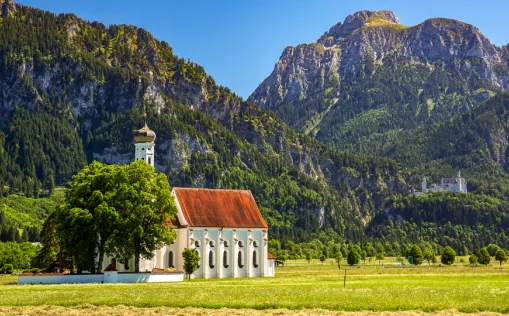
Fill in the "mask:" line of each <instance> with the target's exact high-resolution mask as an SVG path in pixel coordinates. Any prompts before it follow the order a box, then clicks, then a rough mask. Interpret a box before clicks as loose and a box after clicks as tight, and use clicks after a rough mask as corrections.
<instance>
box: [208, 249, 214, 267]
mask: <svg viewBox="0 0 509 316" xmlns="http://www.w3.org/2000/svg"><path fill="white" fill-rule="evenodd" d="M209 267H210V268H211V269H214V267H215V265H214V252H213V251H212V250H211V251H209Z"/></svg>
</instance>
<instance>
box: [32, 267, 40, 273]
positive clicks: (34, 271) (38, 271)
mask: <svg viewBox="0 0 509 316" xmlns="http://www.w3.org/2000/svg"><path fill="white" fill-rule="evenodd" d="M30 272H31V273H33V274H39V273H41V269H39V268H32V269H31V270H30Z"/></svg>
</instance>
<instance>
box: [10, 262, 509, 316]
mask: <svg viewBox="0 0 509 316" xmlns="http://www.w3.org/2000/svg"><path fill="white" fill-rule="evenodd" d="M327 263H328V264H324V265H321V264H320V263H318V262H316V261H315V262H312V263H311V264H307V263H305V262H304V261H297V262H289V265H288V267H285V268H278V269H277V276H276V277H275V278H252V279H222V280H217V279H216V280H193V281H191V282H188V281H186V282H182V283H168V284H85V285H27V286H13V285H0V291H1V293H2V295H1V296H0V305H3V306H40V305H59V306H79V305H86V304H90V305H97V306H101V305H106V306H116V305H126V306H135V307H158V306H166V307H202V308H214V309H217V308H223V307H226V308H253V309H267V308H270V309H272V308H288V309H313V308H322V309H328V310H343V311H400V310H421V311H438V310H448V309H457V310H459V311H466V312H472V311H496V312H505V313H507V312H509V304H508V303H507V302H508V298H509V268H508V266H504V267H503V268H499V267H498V266H496V265H493V266H488V267H475V268H471V267H469V266H453V267H443V266H442V267H439V266H438V265H435V266H428V265H422V266H417V267H416V266H403V267H398V266H392V265H390V264H389V262H386V264H385V268H383V269H382V267H381V266H379V265H372V266H361V267H353V268H351V267H346V266H344V267H346V268H347V282H346V288H344V287H343V281H344V270H341V271H338V268H337V266H336V265H331V264H330V261H329V260H328V261H327ZM4 278H5V279H2V278H0V283H2V284H5V283H10V282H12V280H13V277H4ZM9 279H10V281H9ZM4 280H5V282H4Z"/></svg>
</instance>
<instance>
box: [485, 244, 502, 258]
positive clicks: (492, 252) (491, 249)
mask: <svg viewBox="0 0 509 316" xmlns="http://www.w3.org/2000/svg"><path fill="white" fill-rule="evenodd" d="M486 250H488V253H489V254H490V256H492V257H494V256H495V255H496V254H497V251H499V250H500V247H499V246H497V245H495V244H489V245H488V247H486Z"/></svg>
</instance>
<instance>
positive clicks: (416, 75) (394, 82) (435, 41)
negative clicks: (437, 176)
mask: <svg viewBox="0 0 509 316" xmlns="http://www.w3.org/2000/svg"><path fill="white" fill-rule="evenodd" d="M446 78H447V79H446ZM452 81H455V83H452V84H451V82H452ZM452 86H455V87H452ZM361 87H362V89H363V91H361V90H360V88H361ZM451 87H452V88H451ZM505 89H509V67H508V48H507V46H506V47H503V48H499V47H497V46H495V45H493V44H492V43H491V42H490V41H489V40H488V39H487V38H486V37H485V36H484V35H482V34H481V33H480V31H479V30H478V29H477V28H476V27H474V26H472V25H469V24H466V23H462V22H459V21H456V20H451V19H430V20H426V21H424V22H423V23H421V24H419V25H416V26H413V27H406V26H403V25H401V24H399V19H398V17H397V16H396V15H395V14H394V13H392V12H389V11H378V12H372V11H361V12H357V13H355V14H353V15H350V16H348V17H347V18H346V19H345V21H344V22H343V23H338V24H336V25H335V26H333V27H332V28H331V29H330V30H329V31H328V32H326V33H325V34H324V35H323V36H321V37H320V38H319V39H318V41H317V42H316V43H312V44H303V45H299V46H297V47H287V48H286V49H285V50H284V52H283V54H282V56H281V58H280V60H279V61H278V62H277V64H276V66H275V67H274V70H273V72H272V73H271V74H270V76H269V77H268V78H267V79H265V80H264V81H263V82H262V83H261V84H260V86H259V87H258V88H257V89H256V90H255V91H254V92H253V94H252V95H251V96H250V98H249V99H250V100H251V101H253V102H255V103H256V104H259V105H260V106H262V107H264V108H267V109H270V110H273V111H275V112H276V113H277V114H279V115H280V116H281V118H282V119H283V120H284V121H285V122H287V123H288V124H289V125H290V126H292V127H294V128H296V129H298V130H300V131H302V132H305V133H309V134H312V135H316V136H317V137H318V138H319V139H321V140H323V141H326V142H329V143H332V144H334V145H336V146H339V147H340V148H349V146H351V145H352V144H354V143H357V142H359V141H361V142H363V141H365V142H366V143H370V142H372V141H373V139H372V138H373V137H372V134H373V132H376V133H379V134H387V131H388V130H393V132H395V131H397V130H400V129H403V130H404V129H408V128H414V127H415V126H421V125H422V124H427V123H430V122H437V121H443V120H448V119H450V118H451V117H452V116H453V115H454V114H456V113H462V112H466V111H468V109H470V108H472V107H473V106H475V105H476V104H477V103H478V102H479V101H483V100H484V99H485V97H486V96H489V95H490V93H491V92H496V91H500V90H505ZM490 91H491V92H490ZM480 92H483V94H480ZM361 93H362V94H363V95H362V96H359V94H361ZM453 94H456V95H458V94H459V95H461V97H460V99H461V100H459V99H458V100H454V98H455V97H454V96H453ZM446 100H447V101H446ZM370 111H371V112H370ZM375 112H376V113H375ZM380 112H383V113H384V115H381V116H380ZM387 112H389V113H391V112H392V113H393V114H390V115H391V116H393V119H392V120H395V121H396V122H394V123H392V124H391V126H387V120H388V119H387V116H386V115H385V113H387ZM363 115H364V119H366V117H368V118H369V120H370V124H372V125H373V126H372V127H370V129H371V133H368V134H365V133H363V132H361V131H358V130H352V129H351V126H357V125H359V124H360V120H361V116H363ZM394 116H396V117H394ZM377 117H379V118H377ZM408 122H410V123H411V124H410V126H408V125H409V124H408ZM349 125H351V126H349ZM345 129H348V131H349V132H350V134H356V135H357V136H356V137H354V138H352V137H350V136H349V138H348V137H345V135H344V134H345V133H347V131H345ZM362 137H364V138H363V139H359V138H362ZM370 150H371V149H370Z"/></svg>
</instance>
